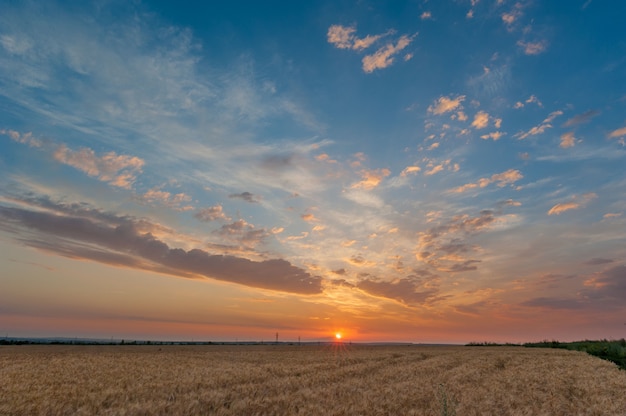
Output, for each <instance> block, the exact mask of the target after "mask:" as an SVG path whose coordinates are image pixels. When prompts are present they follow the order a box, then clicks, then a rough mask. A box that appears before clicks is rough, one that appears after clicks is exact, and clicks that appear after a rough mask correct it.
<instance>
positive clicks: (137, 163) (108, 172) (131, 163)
mask: <svg viewBox="0 0 626 416" xmlns="http://www.w3.org/2000/svg"><path fill="white" fill-rule="evenodd" d="M53 156H54V159H55V160H57V161H58V162H60V163H63V164H66V165H68V166H72V167H73V168H75V169H78V170H80V171H82V172H84V173H86V174H87V175H88V176H92V177H97V178H98V179H99V180H101V181H103V182H107V183H109V184H110V185H113V186H117V187H120V188H125V189H130V188H131V186H132V184H133V183H134V182H135V180H136V179H137V174H139V173H141V169H142V167H143V165H144V161H143V160H142V159H140V158H138V157H136V156H128V155H118V154H116V153H115V152H108V153H105V154H104V155H102V156H98V155H96V152H94V151H93V150H92V149H89V148H86V147H83V148H82V149H80V150H77V151H73V150H71V149H69V148H68V147H67V146H65V145H60V146H59V147H58V148H57V149H56V151H55V152H54V155H53Z"/></svg>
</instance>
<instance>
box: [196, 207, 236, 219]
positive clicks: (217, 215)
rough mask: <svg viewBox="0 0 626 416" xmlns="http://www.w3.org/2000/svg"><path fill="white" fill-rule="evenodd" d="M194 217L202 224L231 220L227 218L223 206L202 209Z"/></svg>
mask: <svg viewBox="0 0 626 416" xmlns="http://www.w3.org/2000/svg"><path fill="white" fill-rule="evenodd" d="M193 216H194V217H195V218H196V219H197V220H199V221H202V222H209V221H215V220H225V221H229V220H230V218H228V216H226V214H225V213H224V210H223V208H222V206H221V205H214V206H212V207H208V208H204V209H201V210H200V211H198V212H196V213H195V214H193Z"/></svg>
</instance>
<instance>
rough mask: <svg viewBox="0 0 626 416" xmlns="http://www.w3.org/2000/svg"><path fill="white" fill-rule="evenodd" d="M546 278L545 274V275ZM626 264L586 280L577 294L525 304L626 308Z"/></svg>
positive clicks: (554, 277) (572, 307)
mask: <svg viewBox="0 0 626 416" xmlns="http://www.w3.org/2000/svg"><path fill="white" fill-rule="evenodd" d="M547 276H548V279H549V280H554V279H558V280H563V279H571V278H572V277H573V276H569V275H547ZM544 278H545V276H544ZM625 299H626V265H619V266H615V267H611V268H609V269H607V270H604V271H602V272H599V273H594V274H593V275H592V277H591V278H590V279H588V280H586V281H585V287H584V289H583V290H581V291H580V292H579V293H578V294H577V296H575V297H571V298H562V297H537V298H533V299H530V300H528V301H526V302H523V303H522V305H523V306H533V307H541V308H546V309H595V310H602V309H615V308H622V309H623V308H625V307H626V303H625V302H624V300H625Z"/></svg>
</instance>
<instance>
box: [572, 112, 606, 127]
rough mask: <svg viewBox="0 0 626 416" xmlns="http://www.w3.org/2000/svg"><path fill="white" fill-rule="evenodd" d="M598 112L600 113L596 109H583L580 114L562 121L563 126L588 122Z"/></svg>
mask: <svg viewBox="0 0 626 416" xmlns="http://www.w3.org/2000/svg"><path fill="white" fill-rule="evenodd" d="M598 114H600V112H599V111H598V110H589V111H585V112H584V113H582V114H577V115H575V116H574V117H572V118H570V119H568V120H567V121H566V122H565V123H563V127H573V126H577V125H579V124H584V123H588V122H590V121H591V119H593V118H594V117H595V116H597V115H598Z"/></svg>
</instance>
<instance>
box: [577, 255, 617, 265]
mask: <svg viewBox="0 0 626 416" xmlns="http://www.w3.org/2000/svg"><path fill="white" fill-rule="evenodd" d="M614 261H615V260H612V259H603V258H600V257H594V258H592V259H590V260H587V261H586V262H584V263H583V264H586V265H587V266H598V265H601V264H608V263H613V262H614Z"/></svg>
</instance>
